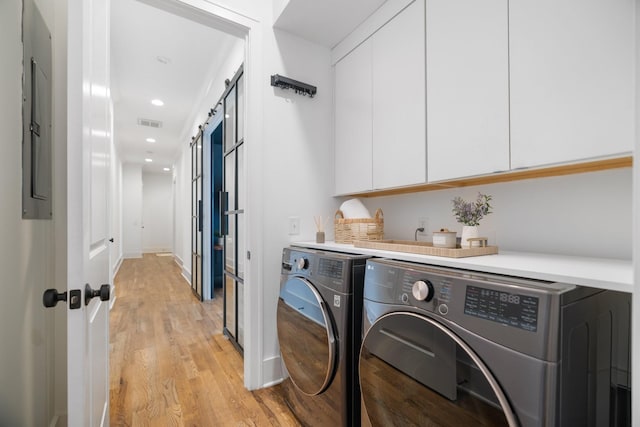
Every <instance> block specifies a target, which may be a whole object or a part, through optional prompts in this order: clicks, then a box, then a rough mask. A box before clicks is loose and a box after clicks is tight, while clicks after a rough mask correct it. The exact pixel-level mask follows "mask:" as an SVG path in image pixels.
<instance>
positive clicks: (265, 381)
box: [262, 355, 284, 387]
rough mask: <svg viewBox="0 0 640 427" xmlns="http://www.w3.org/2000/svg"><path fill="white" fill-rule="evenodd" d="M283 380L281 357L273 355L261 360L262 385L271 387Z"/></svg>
mask: <svg viewBox="0 0 640 427" xmlns="http://www.w3.org/2000/svg"><path fill="white" fill-rule="evenodd" d="M283 380H284V372H283V370H282V358H281V357H280V355H278V356H273V357H270V358H267V359H264V360H263V361H262V387H271V386H273V385H276V384H279V383H281V382H282V381H283Z"/></svg>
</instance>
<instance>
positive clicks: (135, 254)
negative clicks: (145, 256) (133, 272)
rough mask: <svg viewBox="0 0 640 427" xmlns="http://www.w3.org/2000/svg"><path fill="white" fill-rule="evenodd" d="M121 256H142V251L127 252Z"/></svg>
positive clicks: (126, 257) (129, 257) (127, 257)
mask: <svg viewBox="0 0 640 427" xmlns="http://www.w3.org/2000/svg"><path fill="white" fill-rule="evenodd" d="M122 258H125V259H131V258H142V252H127V253H126V254H123V255H122Z"/></svg>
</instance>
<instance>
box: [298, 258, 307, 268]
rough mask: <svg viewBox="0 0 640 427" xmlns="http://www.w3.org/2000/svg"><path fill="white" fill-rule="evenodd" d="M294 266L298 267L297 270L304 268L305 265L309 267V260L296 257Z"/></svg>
mask: <svg viewBox="0 0 640 427" xmlns="http://www.w3.org/2000/svg"><path fill="white" fill-rule="evenodd" d="M296 266H297V267H298V270H305V269H306V268H307V267H309V260H308V259H306V258H302V257H301V258H298V259H297V260H296Z"/></svg>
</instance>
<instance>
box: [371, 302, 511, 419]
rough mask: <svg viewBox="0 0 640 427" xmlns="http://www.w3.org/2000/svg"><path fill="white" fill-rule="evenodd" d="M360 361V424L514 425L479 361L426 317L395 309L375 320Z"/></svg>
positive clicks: (505, 405)
mask: <svg viewBox="0 0 640 427" xmlns="http://www.w3.org/2000/svg"><path fill="white" fill-rule="evenodd" d="M496 361H497V363H500V358H499V357H497V358H496ZM359 364H360V387H361V391H362V403H363V415H362V418H363V425H368V424H370V425H373V426H384V427H388V426H427V425H428V426H434V427H435V426H451V427H460V426H517V425H518V423H517V421H516V417H515V415H514V413H513V411H512V410H511V408H510V406H509V403H508V401H507V399H506V397H505V395H504V393H503V391H502V389H501V388H500V386H499V384H498V383H497V381H496V380H495V378H494V377H493V375H492V374H491V372H490V371H489V369H488V368H487V366H486V365H485V364H484V362H483V361H482V360H480V358H479V357H478V356H477V355H476V354H475V353H474V352H473V350H472V349H471V348H470V347H469V346H468V345H467V344H466V343H465V342H464V341H462V340H461V339H460V338H459V337H458V336H457V335H455V334H454V333H453V332H451V331H450V330H449V329H447V328H446V327H445V326H443V325H441V324H440V323H438V322H436V321H433V320H431V319H429V318H427V317H424V316H419V315H417V314H414V313H407V312H397V313H390V314H387V315H385V316H382V317H380V318H379V319H377V320H376V321H375V322H374V323H373V325H371V328H370V329H369V330H368V331H367V333H366V336H365V338H364V340H363V343H362V349H361V353H360V362H359Z"/></svg>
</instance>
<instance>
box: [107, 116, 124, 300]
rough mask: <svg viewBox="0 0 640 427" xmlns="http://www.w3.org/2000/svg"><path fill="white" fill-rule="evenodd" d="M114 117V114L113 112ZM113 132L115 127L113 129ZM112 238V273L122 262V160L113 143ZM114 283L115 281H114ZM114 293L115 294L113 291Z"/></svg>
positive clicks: (111, 176) (110, 254)
mask: <svg viewBox="0 0 640 427" xmlns="http://www.w3.org/2000/svg"><path fill="white" fill-rule="evenodd" d="M111 117H113V114H111ZM112 132H113V129H112ZM110 178H111V200H110V202H111V238H112V239H113V242H112V243H111V246H110V253H109V256H110V257H111V271H112V275H113V276H115V274H116V273H117V272H118V269H119V268H120V264H121V263H122V247H123V245H122V243H123V242H122V162H121V161H120V157H119V156H118V152H117V150H116V147H115V144H111V170H110ZM112 285H113V283H112ZM112 295H115V293H113V294H112Z"/></svg>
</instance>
